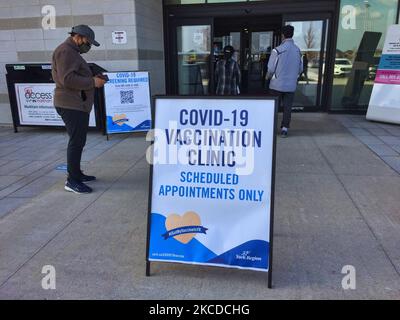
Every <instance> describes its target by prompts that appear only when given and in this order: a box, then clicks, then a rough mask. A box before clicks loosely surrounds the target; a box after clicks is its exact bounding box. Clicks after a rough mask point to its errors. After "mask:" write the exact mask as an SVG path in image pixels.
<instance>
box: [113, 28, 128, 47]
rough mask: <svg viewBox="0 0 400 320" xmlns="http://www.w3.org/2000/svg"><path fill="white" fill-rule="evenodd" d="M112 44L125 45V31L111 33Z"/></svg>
mask: <svg viewBox="0 0 400 320" xmlns="http://www.w3.org/2000/svg"><path fill="white" fill-rule="evenodd" d="M112 43H113V44H126V43H127V38H126V31H113V32H112Z"/></svg>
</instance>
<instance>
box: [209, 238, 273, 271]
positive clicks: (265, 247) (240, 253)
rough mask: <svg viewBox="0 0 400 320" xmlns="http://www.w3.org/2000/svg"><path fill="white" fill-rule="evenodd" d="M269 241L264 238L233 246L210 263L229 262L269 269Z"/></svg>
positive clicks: (228, 263)
mask: <svg viewBox="0 0 400 320" xmlns="http://www.w3.org/2000/svg"><path fill="white" fill-rule="evenodd" d="M268 260H269V243H268V242H267V241H263V240H252V241H248V242H246V243H244V244H242V245H240V246H237V247H236V248H233V249H231V250H229V251H227V252H225V253H223V254H221V255H219V256H218V257H215V258H212V259H211V260H209V261H208V262H209V263H217V264H227V265H232V266H240V267H248V268H259V269H268Z"/></svg>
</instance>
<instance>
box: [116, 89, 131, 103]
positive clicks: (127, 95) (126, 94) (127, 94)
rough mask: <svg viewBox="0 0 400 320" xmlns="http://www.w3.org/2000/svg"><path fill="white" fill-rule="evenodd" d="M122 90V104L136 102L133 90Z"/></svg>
mask: <svg viewBox="0 0 400 320" xmlns="http://www.w3.org/2000/svg"><path fill="white" fill-rule="evenodd" d="M120 92H121V104H127V103H134V102H135V99H134V97H133V90H129V91H120Z"/></svg>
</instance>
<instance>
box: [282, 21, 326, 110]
mask: <svg viewBox="0 0 400 320" xmlns="http://www.w3.org/2000/svg"><path fill="white" fill-rule="evenodd" d="M286 24H289V25H292V26H293V27H294V35H293V40H294V42H295V44H296V45H297V46H298V47H299V48H300V50H301V53H302V55H303V73H302V74H301V75H300V77H299V82H298V85H297V89H296V94H295V100H294V104H295V105H296V106H300V107H305V106H315V105H317V104H318V88H319V86H320V81H319V80H320V74H321V72H320V69H321V68H322V74H323V70H324V67H323V65H324V57H321V49H324V48H325V47H324V46H322V43H321V41H322V32H323V25H324V21H322V20H316V21H293V22H292V21H291V22H286Z"/></svg>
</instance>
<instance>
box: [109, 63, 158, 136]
mask: <svg viewBox="0 0 400 320" xmlns="http://www.w3.org/2000/svg"><path fill="white" fill-rule="evenodd" d="M105 74H106V75H107V76H108V78H109V81H108V82H107V83H106V84H105V86H104V95H105V112H106V129H107V130H106V133H107V134H113V133H127V132H135V131H148V130H150V128H151V100H150V81H149V80H150V79H149V73H148V72H144V71H140V72H107V73H105Z"/></svg>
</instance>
